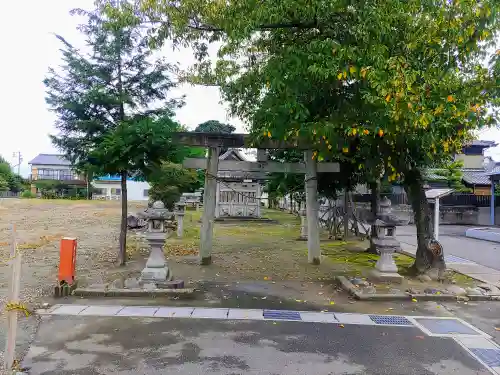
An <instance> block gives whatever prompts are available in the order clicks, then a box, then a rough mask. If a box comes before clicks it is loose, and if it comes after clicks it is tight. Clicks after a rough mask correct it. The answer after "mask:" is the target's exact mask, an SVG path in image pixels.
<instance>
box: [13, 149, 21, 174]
mask: <svg viewBox="0 0 500 375" xmlns="http://www.w3.org/2000/svg"><path fill="white" fill-rule="evenodd" d="M12 157H13V158H17V164H16V165H14V167H13V168H15V167H17V174H18V175H20V174H21V163H22V161H23V155H22V154H21V151H17V152H14V153H12Z"/></svg>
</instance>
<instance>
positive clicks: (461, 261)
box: [444, 255, 476, 264]
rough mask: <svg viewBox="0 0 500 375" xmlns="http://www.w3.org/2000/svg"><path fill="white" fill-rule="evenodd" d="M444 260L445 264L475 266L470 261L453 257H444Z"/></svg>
mask: <svg viewBox="0 0 500 375" xmlns="http://www.w3.org/2000/svg"><path fill="white" fill-rule="evenodd" d="M444 260H445V262H447V263H461V264H476V262H473V261H472V260H469V259H464V258H460V257H457V256H455V255H445V257H444Z"/></svg>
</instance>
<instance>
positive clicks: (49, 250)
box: [0, 199, 145, 350]
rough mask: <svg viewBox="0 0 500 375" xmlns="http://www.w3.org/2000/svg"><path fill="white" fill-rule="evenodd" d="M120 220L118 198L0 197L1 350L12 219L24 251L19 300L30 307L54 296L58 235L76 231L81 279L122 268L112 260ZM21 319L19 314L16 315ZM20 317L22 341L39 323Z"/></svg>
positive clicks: (110, 275)
mask: <svg viewBox="0 0 500 375" xmlns="http://www.w3.org/2000/svg"><path fill="white" fill-rule="evenodd" d="M144 207H145V204H144V205H143V204H138V203H131V204H129V211H131V212H135V211H138V210H139V209H142V208H144ZM119 223H120V202H115V201H69V200H40V199H0V261H2V262H1V264H0V306H1V309H2V313H1V316H0V317H1V319H0V320H1V321H0V350H2V349H3V348H4V345H5V344H4V340H5V333H4V331H5V322H4V318H5V314H4V311H3V307H4V304H5V302H6V298H7V290H8V283H9V279H10V274H11V272H10V267H9V266H8V265H7V264H6V263H5V261H6V260H7V259H8V258H9V252H10V244H11V238H12V237H11V229H10V228H11V225H12V224H15V225H16V229H17V242H18V248H19V250H20V251H21V252H22V254H23V260H22V276H21V301H22V302H23V303H24V304H26V305H28V306H29V307H36V306H37V305H38V304H39V303H42V302H46V301H48V302H51V300H52V299H51V294H52V293H53V288H54V286H55V285H56V281H57V271H58V262H59V241H60V238H61V237H76V238H77V240H78V250H77V279H78V280H79V282H83V283H92V284H94V283H105V282H108V281H110V280H113V279H114V278H115V277H116V275H117V274H119V273H120V272H123V270H121V269H118V268H117V267H116V266H115V264H114V262H115V260H116V254H117V248H118V236H119ZM131 242H132V241H131ZM131 245H133V244H131ZM23 319H24V318H22V317H21V315H20V321H21V320H23ZM24 320H25V322H23V323H20V326H21V328H20V331H22V332H20V333H19V340H18V341H20V344H21V345H22V343H23V342H25V341H28V340H29V338H30V336H31V334H32V333H33V334H34V332H35V331H36V326H37V321H36V318H29V319H24ZM23 325H26V327H24V326H23Z"/></svg>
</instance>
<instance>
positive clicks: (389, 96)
mask: <svg viewBox="0 0 500 375" xmlns="http://www.w3.org/2000/svg"><path fill="white" fill-rule="evenodd" d="M390 100H391V94H387V96H386V97H385V101H386V102H389V101H390Z"/></svg>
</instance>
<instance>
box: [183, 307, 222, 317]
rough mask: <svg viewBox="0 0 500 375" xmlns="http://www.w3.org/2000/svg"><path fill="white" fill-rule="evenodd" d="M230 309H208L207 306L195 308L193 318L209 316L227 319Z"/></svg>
mask: <svg viewBox="0 0 500 375" xmlns="http://www.w3.org/2000/svg"><path fill="white" fill-rule="evenodd" d="M228 313H229V309H206V308H195V309H194V311H193V314H191V317H192V318H203V319H204V318H207V319H227V314H228Z"/></svg>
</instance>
